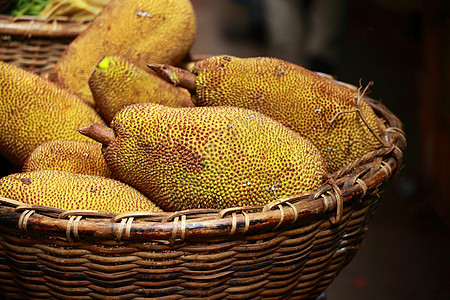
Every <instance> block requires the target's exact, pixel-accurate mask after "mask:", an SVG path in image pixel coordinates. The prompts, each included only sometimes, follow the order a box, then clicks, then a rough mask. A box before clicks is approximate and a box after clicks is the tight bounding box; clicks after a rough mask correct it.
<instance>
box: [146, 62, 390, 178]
mask: <svg viewBox="0 0 450 300" xmlns="http://www.w3.org/2000/svg"><path fill="white" fill-rule="evenodd" d="M150 67H152V68H153V69H155V67H154V66H150ZM192 73H193V74H194V75H192ZM192 73H189V74H190V76H194V77H195V78H189V76H187V75H186V74H185V73H183V74H181V75H186V76H185V77H184V78H182V76H181V75H180V76H178V77H179V78H178V77H177V80H172V79H171V81H172V82H174V83H177V84H180V85H182V86H183V85H187V86H186V87H187V88H188V89H189V90H190V91H191V92H192V94H193V101H194V103H195V104H196V105H198V106H222V105H230V106H237V107H243V108H248V109H253V110H256V111H258V112H261V113H263V114H266V115H268V116H270V117H272V118H274V119H275V120H278V121H279V122H281V123H283V124H284V125H285V126H287V127H289V128H291V129H292V130H294V131H296V132H299V133H301V134H302V135H303V136H305V137H307V138H308V139H309V140H310V141H312V142H313V143H314V144H315V145H316V146H317V147H318V148H319V150H320V151H321V153H322V155H323V156H324V157H325V160H326V161H327V167H328V171H329V172H331V173H332V172H335V171H337V170H339V169H340V168H341V167H343V166H345V165H347V164H349V163H350V162H353V161H354V160H355V159H357V158H359V157H361V156H362V155H364V154H365V153H367V152H369V151H371V150H374V149H376V148H378V147H380V146H381V141H380V139H379V137H378V135H379V134H380V129H379V124H378V118H377V116H376V115H375V113H374V112H373V110H372V108H371V107H370V106H369V104H368V103H367V102H366V101H365V100H364V99H363V97H361V95H358V91H355V90H354V89H351V88H349V87H348V86H345V85H342V84H339V83H337V82H334V81H332V80H330V79H328V78H325V77H323V76H320V75H318V74H317V73H315V72H312V71H310V70H307V69H305V68H303V67H300V66H298V65H295V64H293V63H289V62H286V61H283V60H280V59H276V58H270V57H257V58H238V57H233V56H227V55H220V56H213V57H210V58H207V59H204V60H200V61H198V62H196V63H195V65H194V68H193V71H192ZM173 77H176V76H173ZM361 114H362V115H363V116H364V119H365V120H364V119H363V118H362V117H361ZM366 121H367V122H366Z"/></svg>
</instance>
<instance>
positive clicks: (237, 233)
mask: <svg viewBox="0 0 450 300" xmlns="http://www.w3.org/2000/svg"><path fill="white" fill-rule="evenodd" d="M0 27H1V24H0ZM0 33H1V34H4V32H1V29H0ZM49 35H50V36H48V37H45V36H43V37H42V39H45V42H47V43H48V44H45V43H44V42H42V41H39V42H38V41H36V42H35V41H34V39H35V37H34V36H33V35H29V36H28V37H23V36H22V39H24V40H21V41H20V43H21V44H17V46H15V47H17V49H18V51H16V53H14V51H13V50H11V49H13V48H11V45H14V43H13V42H12V41H10V42H9V44H8V47H9V48H8V49H3V46H4V44H2V45H1V47H2V49H1V53H3V54H1V55H6V54H4V53H7V52H11V54H16V55H11V56H10V57H11V59H10V61H12V62H13V63H18V64H20V65H22V66H25V68H27V69H31V70H34V71H36V72H38V73H43V72H45V71H46V70H48V69H49V68H50V67H51V65H52V63H54V62H55V61H56V60H55V59H57V58H58V57H59V55H60V53H61V51H60V52H59V54H58V53H56V52H57V51H56V52H55V53H54V54H51V55H50V54H48V55H47V54H43V55H42V56H41V55H37V54H36V53H38V52H39V51H34V50H31V52H33V53H34V54H33V55H35V56H33V58H32V59H30V58H29V56H28V54H26V55H25V54H24V53H28V52H27V51H25V49H28V50H29V49H34V48H33V47H34V46H33V45H36V44H35V43H38V45H39V46H38V47H39V48H40V49H43V48H45V47H44V45H48V47H49V48H52V49H56V48H57V49H59V50H62V51H63V49H64V48H65V46H64V45H67V41H68V40H70V38H67V37H59V38H55V37H54V36H53V35H52V34H49ZM37 39H41V37H37ZM61 39H63V40H64V41H61ZM59 42H61V45H62V46H61V45H59V46H56V45H57V44H58V43H59ZM55 47H56V48H55ZM19 50H20V51H19ZM59 50H58V51H59ZM52 51H53V50H52ZM3 57H4V56H0V59H4V58H3ZM30 61H32V62H31V63H30ZM369 101H370V103H371V105H372V106H373V108H374V109H375V111H376V112H377V114H378V115H379V116H380V117H381V118H383V119H384V120H385V125H386V127H387V129H386V130H385V132H384V133H383V136H382V137H381V138H382V139H383V140H384V141H386V146H385V147H383V148H380V149H378V150H376V151H373V152H371V153H368V154H366V155H365V156H364V157H361V158H360V159H358V160H357V161H355V162H354V163H352V164H351V165H349V166H346V167H345V168H343V169H342V170H340V171H339V172H337V173H335V174H332V175H331V176H330V179H329V180H328V181H327V183H326V184H324V185H323V186H322V187H321V188H319V189H317V190H315V191H312V192H309V193H304V194H301V195H294V196H292V197H288V198H285V199H281V200H277V201H274V202H272V203H270V204H268V205H264V206H262V205H261V206H253V207H236V208H230V209H225V210H221V211H219V210H188V211H181V212H174V213H169V212H168V213H146V212H136V213H134V212H130V213H124V214H109V213H101V212H92V211H81V210H78V211H65V210H61V209H55V208H50V207H43V206H36V205H28V204H24V203H21V202H18V201H15V200H13V199H5V198H0V295H1V296H3V297H5V298H8V299H14V298H16V299H23V298H43V299H48V298H57V299H92V298H95V299H112V298H113V299H139V298H161V299H196V298H208V299H223V298H229V299H242V298H252V299H262V298H264V299H286V298H292V299H315V298H316V297H317V296H318V295H319V294H320V293H321V292H322V291H324V290H325V289H326V288H327V286H328V285H329V284H330V283H331V281H332V280H333V279H334V278H335V277H336V276H337V274H338V273H339V272H340V271H341V270H342V268H343V267H345V265H347V264H348V263H349V262H350V261H351V259H352V258H353V256H354V255H355V253H356V251H357V250H358V249H359V248H360V247H361V244H362V242H363V240H364V237H365V235H366V232H367V229H368V225H369V223H370V220H371V218H372V216H373V215H374V213H375V212H376V208H377V206H378V204H379V202H380V194H381V193H382V191H383V188H384V186H385V184H386V183H387V182H389V181H390V180H391V178H392V177H393V176H394V175H395V173H396V172H398V170H399V169H400V167H401V162H402V153H403V150H404V147H405V146H406V140H405V136H404V134H403V132H402V124H401V122H400V121H399V120H398V119H397V118H396V117H395V116H394V115H393V114H392V113H390V112H389V110H388V109H387V108H386V107H384V106H383V105H382V104H380V103H378V102H376V101H372V100H370V99H369Z"/></svg>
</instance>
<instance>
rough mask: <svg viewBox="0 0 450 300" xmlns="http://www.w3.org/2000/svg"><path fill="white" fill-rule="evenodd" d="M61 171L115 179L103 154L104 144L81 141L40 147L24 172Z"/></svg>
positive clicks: (25, 166) (61, 142)
mask: <svg viewBox="0 0 450 300" xmlns="http://www.w3.org/2000/svg"><path fill="white" fill-rule="evenodd" d="M37 170H60V171H67V172H72V173H79V174H86V175H96V176H103V177H113V176H112V174H111V171H110V170H109V168H108V166H107V165H106V161H105V159H104V158H103V154H102V144H100V143H91V142H80V141H50V142H47V143H44V144H42V145H40V146H38V147H37V148H36V149H34V151H33V152H32V153H31V155H30V156H29V157H28V158H27V160H26V161H25V163H24V165H23V169H22V171H23V172H31V171H37Z"/></svg>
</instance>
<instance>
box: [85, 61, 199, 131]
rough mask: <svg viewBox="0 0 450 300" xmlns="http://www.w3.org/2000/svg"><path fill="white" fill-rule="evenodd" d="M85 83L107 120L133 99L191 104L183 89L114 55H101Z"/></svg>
mask: <svg viewBox="0 0 450 300" xmlns="http://www.w3.org/2000/svg"><path fill="white" fill-rule="evenodd" d="M89 86H90V88H91V91H92V95H93V96H94V100H95V103H96V107H97V108H98V110H99V112H100V114H101V115H102V117H103V118H104V119H105V120H106V121H107V122H108V123H109V122H111V120H112V119H113V117H114V115H115V114H116V113H117V112H118V111H119V110H121V109H122V108H123V107H124V106H127V105H130V104H134V103H146V102H154V103H158V104H163V105H166V106H171V107H187V106H194V104H193V103H192V100H191V95H190V93H189V92H188V91H186V89H183V88H180V87H175V86H173V85H172V84H170V83H168V82H166V81H165V80H163V79H161V78H160V77H159V76H157V75H155V74H153V73H149V72H147V71H145V70H143V69H141V68H139V67H137V66H136V65H134V64H132V63H130V62H129V61H127V60H126V59H124V58H122V57H118V56H106V57H104V58H103V59H102V61H101V62H100V63H99V64H98V65H97V67H96V68H95V70H94V72H93V73H92V75H91V77H90V78H89Z"/></svg>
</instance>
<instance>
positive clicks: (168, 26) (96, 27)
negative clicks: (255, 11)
mask: <svg viewBox="0 0 450 300" xmlns="http://www.w3.org/2000/svg"><path fill="white" fill-rule="evenodd" d="M195 34H196V19H195V14H194V10H193V7H192V4H191V2H190V1H189V0H127V1H122V0H111V1H110V2H109V3H108V4H107V5H106V6H105V7H104V8H103V9H102V10H101V11H100V13H99V14H98V15H97V16H96V17H95V18H94V19H93V20H92V21H91V23H90V24H89V26H88V27H87V29H86V30H85V31H83V32H82V33H81V34H80V35H79V36H77V37H76V38H75V40H73V41H72V42H71V43H70V44H69V46H68V48H67V49H66V51H64V53H63V54H62V56H61V57H60V59H59V60H58V62H57V63H56V65H55V67H54V68H53V69H52V70H50V72H49V75H48V78H49V80H51V81H53V82H56V83H57V84H59V85H61V86H62V87H64V88H66V89H68V90H69V91H71V92H73V93H75V94H77V95H78V96H80V97H81V98H83V99H84V100H85V101H87V102H88V103H89V104H90V105H92V106H94V105H95V103H94V100H93V97H92V93H91V91H90V89H89V85H88V80H89V77H90V76H91V73H92V70H93V69H94V67H95V66H96V65H97V64H98V62H99V61H100V60H101V59H102V58H103V57H104V56H107V55H118V56H123V57H125V58H126V59H129V60H130V62H132V63H134V64H136V65H137V66H139V67H141V68H145V64H146V63H168V64H177V63H178V62H180V61H181V60H182V59H183V57H185V56H186V55H187V53H188V52H189V50H190V48H191V46H192V44H193V42H194V39H195Z"/></svg>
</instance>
